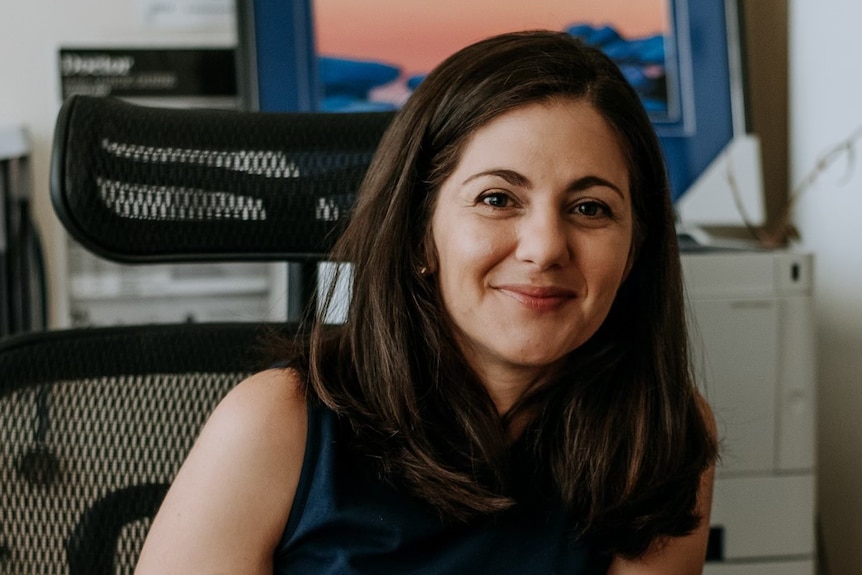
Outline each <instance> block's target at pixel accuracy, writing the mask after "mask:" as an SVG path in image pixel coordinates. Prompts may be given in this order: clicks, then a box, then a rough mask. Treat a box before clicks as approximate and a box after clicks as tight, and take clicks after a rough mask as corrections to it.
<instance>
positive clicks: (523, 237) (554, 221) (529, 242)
mask: <svg viewBox="0 0 862 575" xmlns="http://www.w3.org/2000/svg"><path fill="white" fill-rule="evenodd" d="M553 212H554V213H551V210H542V211H539V210H537V211H535V212H533V213H530V214H526V215H524V216H523V217H522V219H521V221H520V230H519V233H518V246H517V248H516V250H515V255H516V257H517V258H518V259H519V260H521V261H525V262H530V263H533V264H535V265H536V266H538V267H539V268H540V269H548V268H551V267H554V266H559V265H563V264H564V263H566V262H568V261H569V259H570V257H571V251H570V246H569V241H568V236H567V234H566V225H565V222H564V221H563V218H562V216H561V214H559V213H558V212H556V210H554V211H553Z"/></svg>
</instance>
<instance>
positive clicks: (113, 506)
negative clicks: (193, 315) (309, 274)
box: [0, 324, 292, 575]
mask: <svg viewBox="0 0 862 575" xmlns="http://www.w3.org/2000/svg"><path fill="white" fill-rule="evenodd" d="M291 329H292V327H291V326H278V327H276V326H255V325H252V324H177V325H170V326H164V325H161V326H155V325H154V326H134V327H131V326H122V327H110V328H99V329H93V328H86V329H77V330H68V331H55V332H49V333H42V334H37V333H30V334H26V335H22V336H15V337H12V338H8V339H6V340H4V341H2V342H0V573H16V574H29V573H33V574H42V575H48V574H53V573H58V574H59V573H71V574H72V575H75V574H84V573H87V574H96V573H106V574H107V573H131V572H132V570H133V567H134V563H135V561H136V560H137V556H138V552H139V550H140V547H141V545H142V543H143V539H144V536H145V534H146V530H147V528H148V526H149V521H150V519H151V518H152V517H153V516H154V514H155V512H156V510H157V509H158V506H159V504H160V503H161V500H162V498H163V497H164V494H165V492H166V490H167V487H168V485H169V484H170V482H171V480H172V478H173V476H174V474H175V473H176V471H177V469H178V468H179V466H180V464H181V462H182V461H183V459H184V458H185V456H186V454H187V452H188V450H189V448H190V447H191V445H192V443H193V441H194V439H195V437H196V436H197V434H198V431H199V430H200V428H201V426H202V425H203V423H204V421H205V419H206V417H207V415H208V414H209V413H210V411H211V410H212V409H213V407H214V406H215V404H216V403H217V402H218V401H219V400H220V399H221V398H222V396H223V395H224V394H225V393H226V392H227V391H228V390H229V389H230V388H231V387H232V386H233V385H235V384H236V383H237V382H238V381H240V380H241V379H242V378H243V377H245V376H246V375H247V374H248V373H250V372H252V371H254V370H256V369H260V368H261V365H262V364H261V361H262V356H261V355H258V354H257V353H256V352H255V351H254V350H256V349H262V347H261V346H262V345H263V344H265V341H266V338H267V337H269V335H268V334H273V333H280V334H281V335H282V336H283V335H289V334H290V332H291Z"/></svg>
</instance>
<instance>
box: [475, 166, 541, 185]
mask: <svg viewBox="0 0 862 575" xmlns="http://www.w3.org/2000/svg"><path fill="white" fill-rule="evenodd" d="M487 176H495V177H498V178H501V179H503V180H506V183H508V184H511V185H513V186H519V187H522V188H530V187H532V186H533V183H532V182H531V181H530V179H529V178H528V177H527V176H525V175H524V174H521V173H520V172H516V171H515V170H507V169H503V168H492V169H490V170H482V171H481V172H477V173H475V174H472V175H471V176H469V177H468V178H467V179H466V180H464V183H465V184H467V183H469V182H471V181H473V180H476V179H479V178H483V177H487Z"/></svg>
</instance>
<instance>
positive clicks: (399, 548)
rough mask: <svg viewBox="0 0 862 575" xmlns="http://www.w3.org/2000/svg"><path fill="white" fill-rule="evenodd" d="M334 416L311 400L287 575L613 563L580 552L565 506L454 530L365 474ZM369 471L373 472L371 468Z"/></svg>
mask: <svg viewBox="0 0 862 575" xmlns="http://www.w3.org/2000/svg"><path fill="white" fill-rule="evenodd" d="M339 435H340V433H339V424H338V421H337V419H336V416H335V414H334V413H333V412H332V411H330V410H328V409H326V408H323V407H318V406H316V405H314V403H313V402H309V406H308V439H307V443H306V448H305V459H304V461H303V465H302V471H301V475H300V481H299V486H298V488H297V492H296V496H295V499H294V503H293V508H292V509H291V513H290V518H289V520H288V523H287V526H286V528H285V531H284V535H283V536H282V539H281V542H280V543H279V545H278V548H277V549H276V553H275V558H274V566H275V568H274V573H276V574H279V575H297V574H300V575H390V574H391V575H401V574H410V575H460V574H469V575H478V574H481V573H494V574H495V575H505V574H513V575H531V574H536V575H551V574H567V575H598V574H602V573H605V572H606V571H607V567H608V561H607V560H606V559H602V558H599V557H597V556H596V554H595V553H593V552H592V551H591V550H590V549H589V547H588V546H586V545H583V544H573V543H572V542H571V534H570V533H569V530H568V529H567V527H568V522H567V520H566V516H565V513H563V511H562V507H561V506H557V508H555V509H549V508H537V506H528V505H516V506H514V507H513V508H512V509H509V510H507V511H505V512H502V513H497V514H494V515H491V516H488V517H485V518H482V519H481V520H477V521H474V522H472V523H469V524H446V523H444V522H442V521H441V520H440V519H439V517H438V516H437V515H436V514H435V513H434V512H433V510H432V509H429V507H428V506H427V504H426V503H424V502H422V501H418V500H417V499H416V498H413V497H411V496H409V495H408V494H405V493H401V492H399V491H397V490H396V489H394V488H393V487H392V486H390V485H389V484H387V483H386V482H384V481H381V480H379V479H376V478H374V475H373V474H371V473H367V471H363V470H362V469H359V468H358V464H357V458H355V457H352V456H351V453H349V449H348V447H347V446H346V442H345V441H344V440H342V439H341V438H340V437H339ZM366 467H367V466H366Z"/></svg>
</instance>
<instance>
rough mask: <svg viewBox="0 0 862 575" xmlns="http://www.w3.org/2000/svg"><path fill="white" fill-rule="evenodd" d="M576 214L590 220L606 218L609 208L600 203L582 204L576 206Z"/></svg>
mask: <svg viewBox="0 0 862 575" xmlns="http://www.w3.org/2000/svg"><path fill="white" fill-rule="evenodd" d="M575 213H577V214H578V215H581V216H587V217H589V218H595V217H599V216H606V215H608V214H609V210H608V208H607V207H606V206H605V205H604V204H602V203H599V202H581V203H579V204H577V205H576V206H575Z"/></svg>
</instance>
